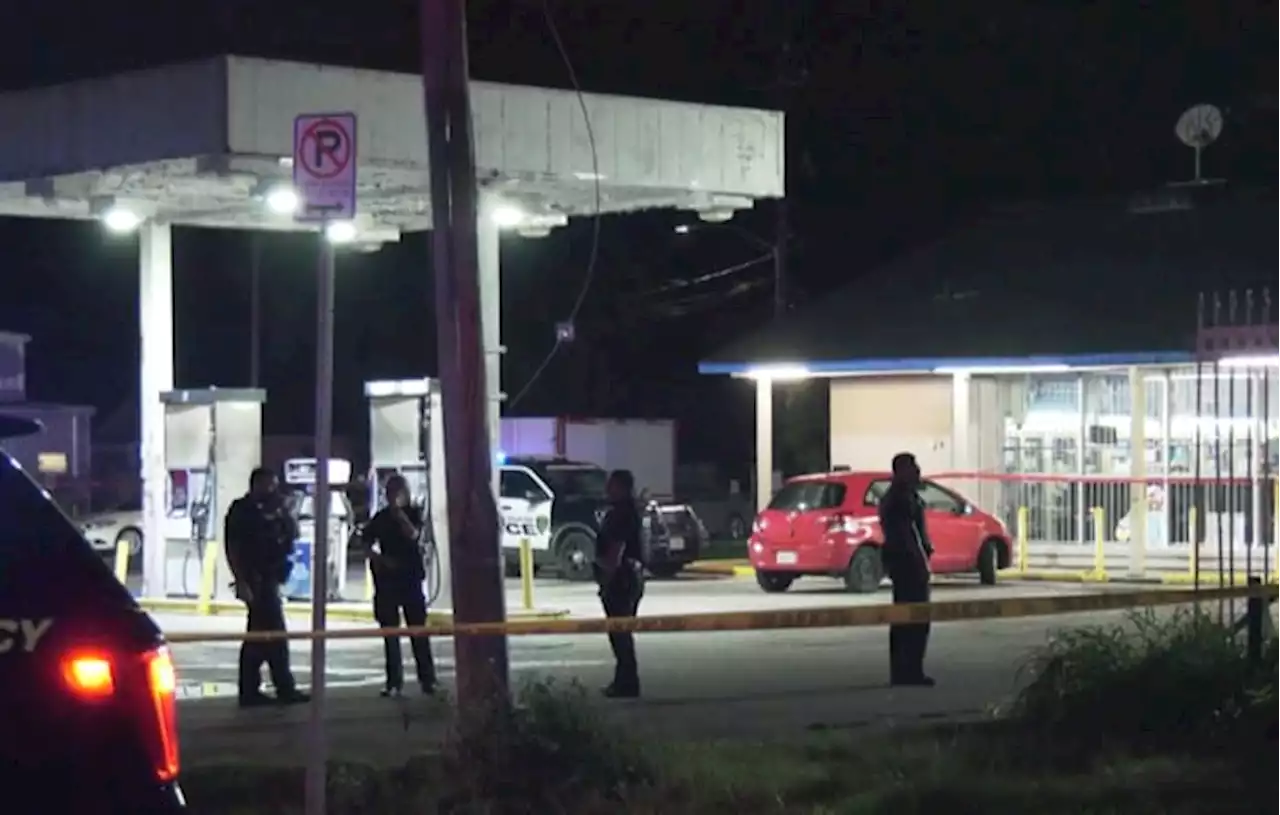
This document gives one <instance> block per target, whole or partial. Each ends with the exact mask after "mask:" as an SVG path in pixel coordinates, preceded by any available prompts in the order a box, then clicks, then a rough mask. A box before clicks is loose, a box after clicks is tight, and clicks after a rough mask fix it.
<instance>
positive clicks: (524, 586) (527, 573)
mask: <svg viewBox="0 0 1280 815" xmlns="http://www.w3.org/2000/svg"><path fill="white" fill-rule="evenodd" d="M520 599H521V601H523V603H524V610H525V611H532V610H533V546H532V545H531V544H530V543H529V539H528V538H521V539H520Z"/></svg>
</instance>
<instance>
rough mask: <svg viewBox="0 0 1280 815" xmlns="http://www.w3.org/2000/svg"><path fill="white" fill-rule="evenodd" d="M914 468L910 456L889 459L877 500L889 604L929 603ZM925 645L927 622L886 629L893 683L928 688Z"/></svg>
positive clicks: (928, 551)
mask: <svg viewBox="0 0 1280 815" xmlns="http://www.w3.org/2000/svg"><path fill="white" fill-rule="evenodd" d="M919 488H920V466H919V465H918V464H916V458H915V456H913V455H911V454H910V453H899V454H898V455H896V456H894V457H893V481H892V482H891V484H890V486H889V489H888V490H887V491H886V492H885V494H884V497H883V498H881V499H880V528H881V529H882V530H883V532H884V548H883V549H882V550H881V556H882V558H883V560H884V567H885V571H886V572H888V574H889V579H890V580H892V581H893V602H895V603H927V602H929V578H930V571H929V558H930V556H932V555H933V546H932V545H931V544H930V543H929V536H928V534H927V532H926V530H925V523H924V503H923V501H922V500H921V499H920V492H919ZM928 645H929V624H928V623H900V624H897V625H891V626H889V677H890V682H891V683H892V684H894V685H914V686H923V687H931V686H932V685H933V680H932V679H930V678H929V677H928V676H926V675H925V673H924V653H925V649H926V648H927V647H928Z"/></svg>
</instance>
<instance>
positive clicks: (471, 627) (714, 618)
mask: <svg viewBox="0 0 1280 815" xmlns="http://www.w3.org/2000/svg"><path fill="white" fill-rule="evenodd" d="M1276 596H1277V587H1276V586H1274V585H1270V584H1267V585H1261V586H1241V587H1228V588H1219V589H1200V590H1196V589H1155V590H1144V591H1116V592H1098V593H1091V594H1073V595H1061V596H1054V597H1017V598H1002V599H991V600H966V601H961V602H945V603H913V604H899V605H893V604H882V605H874V606H842V607H836V608H806V609H789V610H778V611H734V612H722V613H709V614H680V615H665V616H655V617H616V618H613V619H593V620H513V621H508V622H501V623H465V622H462V623H453V624H439V625H428V626H424V627H420V628H356V629H336V630H332V629H331V630H325V631H287V632H285V631H267V632H253V633H242V632H230V631H227V632H215V633H207V632H200V633H195V632H191V633H187V632H182V633H175V634H169V635H168V639H169V642H171V643H204V642H243V641H245V640H253V641H264V640H280V639H289V640H320V639H323V640H358V639H370V638H375V637H422V636H459V635H464V636H495V635H500V634H501V635H506V636H509V637H526V636H544V635H555V634H600V633H605V632H610V631H635V632H644V633H659V632H692V631H767V630H774V629H783V628H846V627H860V626H880V625H889V624H892V623H924V622H935V623H941V622H953V621H956V620H989V619H1011V618H1016V617H1042V616H1049V615H1057V614H1077V613H1081V612H1097V611H1120V610H1123V609H1129V608H1143V607H1151V606H1171V605H1183V604H1186V603H1195V602H1207V601H1212V600H1227V599H1239V598H1248V597H1261V598H1264V599H1268V600H1274V599H1275V598H1276Z"/></svg>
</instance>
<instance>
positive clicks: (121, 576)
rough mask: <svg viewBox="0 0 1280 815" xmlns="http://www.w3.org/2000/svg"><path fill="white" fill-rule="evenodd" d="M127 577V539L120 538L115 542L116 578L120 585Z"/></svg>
mask: <svg viewBox="0 0 1280 815" xmlns="http://www.w3.org/2000/svg"><path fill="white" fill-rule="evenodd" d="M128 579H129V541H127V540H122V541H117V542H116V580H119V581H120V585H121V586H123V585H125V581H127V580H128Z"/></svg>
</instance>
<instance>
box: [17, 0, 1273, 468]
mask: <svg viewBox="0 0 1280 815" xmlns="http://www.w3.org/2000/svg"><path fill="white" fill-rule="evenodd" d="M469 6H470V12H469V13H470V41H471V68H472V75H473V76H474V77H476V78H477V79H485V80H492V81H500V82H512V83H521V84H534V85H548V86H558V87H567V86H568V84H569V79H568V72H567V71H566V69H565V66H564V63H563V61H562V60H561V58H560V56H559V54H558V52H557V51H556V49H555V46H554V44H553V41H552V38H551V37H550V36H549V35H548V33H547V28H546V25H545V22H544V19H543V9H542V4H541V3H540V2H537V0H473V2H471V3H470V4H469ZM550 7H551V10H552V13H553V15H554V17H555V19H556V21H557V23H558V26H559V28H560V32H561V35H562V37H563V39H564V42H565V45H566V47H567V49H568V51H569V54H570V57H571V58H572V60H573V62H574V67H575V68H576V70H577V73H578V76H579V78H580V80H581V82H582V84H583V87H584V90H587V91H599V92H613V93H624V94H636V95H642V96H664V97H671V98H677V99H687V100H693V101H705V102H713V103H730V104H747V105H754V106H762V107H774V106H779V104H781V105H782V106H784V108H785V110H786V112H787V116H788V148H789V156H788V162H789V168H788V169H789V172H788V176H789V177H788V194H789V197H790V199H791V202H792V203H791V206H790V215H791V221H792V233H793V237H792V242H791V268H790V278H791V282H790V292H789V294H790V299H791V301H792V302H793V303H802V302H803V301H804V300H805V299H807V298H813V297H817V296H821V294H822V292H824V291H826V290H829V289H831V288H832V287H834V286H838V285H840V284H842V283H845V282H848V281H851V280H856V279H857V278H858V277H859V276H860V275H864V274H867V273H868V272H869V271H871V270H873V269H874V268H875V267H876V265H877V264H878V263H881V262H883V261H885V260H886V259H887V258H889V257H892V256H893V255H894V254H895V253H897V252H899V251H902V250H903V249H905V248H907V247H910V246H912V245H915V244H918V243H919V242H921V241H924V240H928V239H931V238H933V237H936V236H937V235H939V234H940V233H941V232H942V231H944V230H946V229H947V228H948V227H950V226H952V225H955V224H958V223H962V222H963V220H964V218H965V217H966V216H968V215H971V214H973V213H975V212H978V211H981V209H982V208H983V207H985V206H987V205H989V204H991V203H996V202H1006V201H1011V200H1021V199H1029V198H1035V199H1042V198H1059V197H1065V196H1077V195H1087V194H1093V193H1102V192H1131V191H1134V190H1138V189H1143V188H1149V187H1153V186H1156V185H1159V184H1162V183H1164V182H1166V181H1168V180H1171V179H1172V178H1181V177H1186V175H1188V174H1189V173H1188V163H1189V158H1188V152H1187V150H1186V148H1185V147H1183V146H1182V145H1181V144H1179V143H1178V142H1177V141H1176V139H1174V137H1173V132H1172V128H1173V124H1174V122H1175V120H1176V118H1177V116H1178V114H1179V113H1181V112H1182V110H1184V109H1185V108H1186V107H1188V106H1189V105H1191V104H1193V103H1198V102H1212V103H1214V104H1217V105H1219V106H1220V107H1222V108H1223V109H1224V110H1225V111H1226V113H1227V124H1226V132H1225V133H1224V137H1223V139H1222V140H1221V141H1220V142H1219V143H1218V144H1215V145H1214V146H1213V148H1212V150H1211V153H1209V154H1208V155H1207V158H1206V160H1207V163H1208V165H1209V169H1210V170H1211V172H1212V173H1213V174H1215V175H1217V176H1221V177H1226V178H1229V179H1231V180H1232V181H1233V182H1234V181H1254V180H1256V181H1264V182H1267V183H1269V184H1274V182H1275V179H1276V172H1277V165H1276V152H1277V151H1276V140H1277V131H1276V76H1277V74H1276V45H1275V43H1276V39H1275V32H1276V8H1275V6H1274V4H1268V3H1254V2H1209V0H1204V1H1201V0H1188V1H1187V2H1178V3H1175V2H1163V3H1150V4H1148V3H1133V2H1124V1H1123V0H1113V2H1104V3H1080V2H1072V3H1067V2H1003V1H1002V0H995V1H989V2H984V3H961V2H940V0H927V1H923V2H912V3H910V4H907V3H864V2H853V0H843V1H837V0H829V1H828V2H816V0H814V1H811V2H806V1H805V0H773V2H765V0H738V2H727V1H725V0H678V1H674V2H673V1H671V0H611V1H610V0H551V2H550ZM5 10H6V12H8V15H7V17H8V20H9V24H8V25H6V26H5V27H4V28H3V30H2V31H0V87H3V88H19V87H25V86H30V85H35V84H45V83H50V82H55V81H60V80H66V79H74V78H80V77H86V76H92V75H95V74H102V73H109V72H113V71H119V70H125V69H130V68H139V67H146V66H152V65H158V64H162V63H164V62H169V61H178V60H188V59H193V58H198V57H203V56H210V55H213V54H217V53H227V52H234V53H241V54H247V55H254V56H265V57H279V58H289V59H299V60H306V61H318V62H331V63H336V64H346V65H353V66H361V67H370V68H380V69H391V70H400V71H412V70H415V69H416V67H417V64H418V57H417V43H416V39H415V36H416V28H417V24H416V16H415V15H416V2H414V0H361V2H358V3H352V2H336V1H335V0H117V2H111V3H97V2H93V3H90V2H81V3H73V2H57V1H56V0H7V2H6V4H5ZM0 126H3V123H0ZM682 220H684V218H682V217H681V216H680V215H679V214H677V213H649V214H644V215H638V216H628V217H620V218H612V217H611V218H608V219H606V220H605V222H604V224H603V229H602V245H601V257H600V262H599V266H598V269H597V274H596V278H595V283H594V284H593V288H592V290H591V292H590V294H589V296H588V298H587V300H586V303H585V305H584V307H583V310H582V312H581V315H580V317H579V321H578V338H577V341H576V343H575V344H574V345H572V346H570V347H569V348H568V349H567V350H566V351H565V352H564V353H563V354H561V355H560V356H559V357H558V358H557V359H556V361H555V362H554V363H553V364H552V365H551V366H549V368H548V369H547V372H546V373H545V374H544V375H543V376H542V377H541V378H540V379H539V380H538V382H537V383H536V384H535V385H534V387H533V388H531V389H530V391H529V393H528V395H527V396H526V397H525V399H524V400H523V401H522V402H521V403H520V404H519V405H518V406H517V409H516V412H518V413H526V414H552V413H568V414H577V415H611V414H612V415H639V416H645V415H648V416H672V417H674V418H676V419H678V420H680V421H681V423H682V427H683V429H684V432H683V433H682V437H681V453H682V456H683V457H684V458H687V459H705V458H719V459H722V460H724V461H725V463H738V462H743V463H745V461H746V460H747V459H748V458H749V456H750V448H751V443H752V442H751V434H750V426H751V409H752V405H751V401H750V397H749V396H748V392H747V389H746V388H745V387H743V386H741V384H740V383H731V382H727V381H723V380H721V381H715V380H708V379H706V378H703V377H699V376H698V375H697V373H696V370H695V366H696V362H697V360H698V358H699V357H700V356H701V355H703V354H705V353H706V352H708V351H710V350H711V349H713V348H715V347H716V346H717V345H719V344H722V343H724V342H725V341H726V340H728V339H730V338H732V337H733V336H735V335H737V334H739V333H741V332H743V331H746V330H748V329H749V328H750V327H751V326H752V325H754V324H758V322H759V321H760V320H761V319H764V318H766V317H767V316H768V314H769V312H770V309H771V288H770V286H771V281H770V266H769V264H767V263H765V264H757V265H752V266H748V267H747V268H746V269H744V270H743V271H741V272H736V273H733V274H727V275H721V276H714V277H713V279H712V280H711V281H709V282H707V283H703V284H699V285H697V286H685V287H679V288H680V289H681V290H680V292H679V293H678V296H677V293H673V292H672V291H671V289H670V284H671V283H672V281H680V280H683V279H688V278H694V277H699V276H702V275H707V274H708V273H711V272H715V271H717V270H718V269H723V268H726V267H732V266H736V265H738V264H742V263H743V262H745V261H749V260H752V259H754V258H756V257H757V256H759V254H760V249H759V247H758V246H755V245H753V244H752V243H751V242H750V241H747V240H744V239H742V238H741V237H739V236H735V235H734V234H733V233H732V232H731V231H728V230H722V231H719V232H716V231H710V232H705V231H704V232H702V233H698V234H694V235H687V236H680V235H676V234H675V233H674V227H675V225H676V224H677V223H680V222H681V221H682ZM735 224H736V225H737V226H740V227H741V228H743V229H746V230H750V231H751V232H753V233H755V234H757V235H759V236H761V237H762V238H765V239H771V233H772V212H771V210H770V206H769V205H768V204H762V205H761V206H760V207H758V210H757V211H756V212H754V213H747V214H744V215H740V216H738V218H737V219H736V220H735ZM590 235H591V229H590V226H589V224H587V223H585V222H583V223H575V224H573V225H571V226H570V227H569V228H567V229H564V230H559V231H557V232H556V233H554V234H553V236H552V237H550V238H548V239H544V240H540V241H528V240H522V239H519V238H511V239H504V244H503V285H504V300H505V304H504V314H503V319H504V324H503V327H504V341H505V343H506V344H507V345H508V347H509V349H510V351H509V354H508V356H507V359H506V362H505V369H504V387H505V389H506V390H507V392H508V393H512V394H514V393H515V392H516V391H518V390H520V389H521V387H522V386H523V385H524V384H525V382H526V381H527V380H528V377H529V375H530V373H531V372H532V370H533V368H534V367H535V366H536V365H537V363H538V362H539V361H540V360H541V359H542V357H543V356H544V355H545V354H546V352H547V351H548V350H549V349H550V347H551V345H552V344H553V327H554V324H555V322H556V321H557V320H559V319H563V318H564V316H565V315H566V313H567V312H568V311H569V309H570V307H571V305H572V301H573V299H574V298H575V296H576V295H577V293H578V291H579V289H580V287H581V282H582V279H583V275H584V272H585V269H586V265H587V257H588V254H589V249H590V243H591V241H590ZM0 246H3V247H4V252H3V257H4V261H3V262H4V272H3V274H4V288H3V291H4V296H3V298H0V330H10V331H22V332H26V333H29V334H32V335H33V336H34V338H35V339H34V342H33V343H32V344H31V346H30V347H29V365H28V387H29V392H30V394H31V396H32V397H33V398H35V399H39V400H45V401H66V402H76V403H84V404H91V405H94V406H95V407H97V408H98V411H99V414H100V416H106V415H109V414H111V413H112V412H113V411H115V410H117V409H121V408H122V407H123V408H124V409H125V410H126V411H127V410H131V409H133V408H132V406H133V405H134V404H135V402H133V401H132V400H135V399H136V396H135V393H136V390H137V372H136V361H137V330H136V325H137V309H136V286H137V270H136V261H135V258H136V254H135V253H136V242H135V241H133V240H127V239H126V240H120V239H115V238H110V237H108V236H106V235H104V234H103V233H102V232H101V230H99V229H98V228H96V226H95V225H92V224H72V223H53V222H36V221H6V220H3V219H0ZM260 248H261V253H262V254H261V268H262V273H263V278H264V288H263V298H264V300H263V302H264V304H265V305H264V308H265V311H266V314H267V318H268V321H269V325H268V326H267V327H266V328H265V347H264V355H263V382H262V384H263V385H264V386H265V387H266V388H267V389H268V392H269V394H270V404H269V406H268V409H267V412H266V425H267V427H266V430H267V432H308V431H309V430H310V418H311V414H312V408H311V401H310V394H311V392H312V390H311V389H312V387H313V379H314V364H313V356H312V354H313V349H314V339H313V336H314V325H313V315H314V296H315V287H314V283H313V282H312V273H311V268H312V265H311V260H312V258H313V252H314V249H313V248H312V247H311V246H309V244H308V241H307V240H305V239H303V238H299V237H296V236H294V237H290V236H269V237H265V238H263V239H262V241H261V244H260ZM175 252H176V258H175V272H176V286H177V309H178V310H177V320H176V325H177V365H178V369H177V379H178V384H179V385H180V386H186V387H198V386H204V385H209V384H218V385H223V386H236V385H244V384H247V383H248V379H249V354H250V351H249V341H248V336H249V331H248V326H247V322H248V314H249V293H248V289H249V287H248V281H249V271H248V270H249V267H250V257H251V242H250V240H249V239H248V237H247V236H245V235H242V234H239V233H230V232H206V231H197V230H190V229H187V230H179V231H178V232H177V234H176V235H175ZM428 255H429V248H428V241H427V239H426V235H414V236H408V237H406V238H405V239H404V240H403V241H402V242H401V244H400V245H398V246H397V245H393V246H390V247H388V248H386V249H384V250H382V251H381V252H379V253H377V254H373V255H352V256H347V255H344V256H342V257H341V258H340V261H339V269H338V289H337V326H336V331H337V334H336V353H337V358H336V377H337V382H336V390H337V392H338V393H339V402H338V405H337V413H336V423H337V426H336V428H335V429H336V430H337V431H338V432H341V433H353V434H360V433H361V432H363V430H364V426H365V424H366V421H367V419H366V414H365V413H364V408H363V403H362V397H361V384H360V383H361V382H362V381H363V380H365V379H370V378H378V377H388V376H396V377H398V376H415V375H422V374H424V373H432V372H433V371H434V367H435V366H434V353H435V350H434V326H433V325H432V323H431V321H430V319H424V318H423V317H424V315H428V316H429V315H430V313H431V308H432V304H431V289H432V282H431V279H430V272H429V263H428ZM664 287H667V290H666V291H662V289H664ZM1011 350H1014V349H1011Z"/></svg>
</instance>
